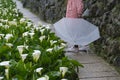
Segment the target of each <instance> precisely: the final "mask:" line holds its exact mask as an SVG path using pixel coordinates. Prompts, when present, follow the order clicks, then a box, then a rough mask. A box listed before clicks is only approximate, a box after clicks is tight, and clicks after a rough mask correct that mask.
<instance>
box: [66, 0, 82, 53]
mask: <svg viewBox="0 0 120 80" xmlns="http://www.w3.org/2000/svg"><path fill="white" fill-rule="evenodd" d="M83 6H84V5H83V1H82V0H68V2H67V10H66V17H67V18H80V17H81V16H82V13H83ZM73 49H75V52H78V51H79V46H78V45H74V47H73Z"/></svg>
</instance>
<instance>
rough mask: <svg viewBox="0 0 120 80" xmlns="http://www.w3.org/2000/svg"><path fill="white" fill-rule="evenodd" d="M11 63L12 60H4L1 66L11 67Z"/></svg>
mask: <svg viewBox="0 0 120 80" xmlns="http://www.w3.org/2000/svg"><path fill="white" fill-rule="evenodd" d="M9 63H10V61H3V62H1V63H0V66H5V67H6V68H9V66H10V64H9Z"/></svg>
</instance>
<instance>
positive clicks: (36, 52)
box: [33, 50, 41, 62]
mask: <svg viewBox="0 0 120 80" xmlns="http://www.w3.org/2000/svg"><path fill="white" fill-rule="evenodd" d="M40 54H41V52H40V51H39V50H34V52H33V60H34V61H35V62H37V61H38V59H39V57H40Z"/></svg>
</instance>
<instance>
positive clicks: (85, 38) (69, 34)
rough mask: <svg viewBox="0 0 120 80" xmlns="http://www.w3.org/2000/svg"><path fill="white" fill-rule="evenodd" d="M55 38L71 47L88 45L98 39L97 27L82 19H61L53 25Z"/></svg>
mask: <svg viewBox="0 0 120 80" xmlns="http://www.w3.org/2000/svg"><path fill="white" fill-rule="evenodd" d="M54 27H55V31H56V34H57V36H59V37H60V38H61V39H62V40H64V41H65V42H68V43H69V44H72V45H81V46H84V45H88V44H89V43H91V42H93V41H95V40H97V39H98V38H100V35H99V30H98V27H97V26H95V25H93V24H91V23H90V22H88V21H86V20H84V19H82V18H62V19H61V20H59V21H58V22H56V23H55V24H54Z"/></svg>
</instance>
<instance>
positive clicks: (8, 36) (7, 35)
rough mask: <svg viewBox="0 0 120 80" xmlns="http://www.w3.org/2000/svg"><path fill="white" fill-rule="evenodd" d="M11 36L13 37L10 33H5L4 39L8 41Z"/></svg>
mask: <svg viewBox="0 0 120 80" xmlns="http://www.w3.org/2000/svg"><path fill="white" fill-rule="evenodd" d="M11 37H13V35H12V34H6V36H5V39H6V40H7V41H8V40H9V39H10V38H11Z"/></svg>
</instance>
